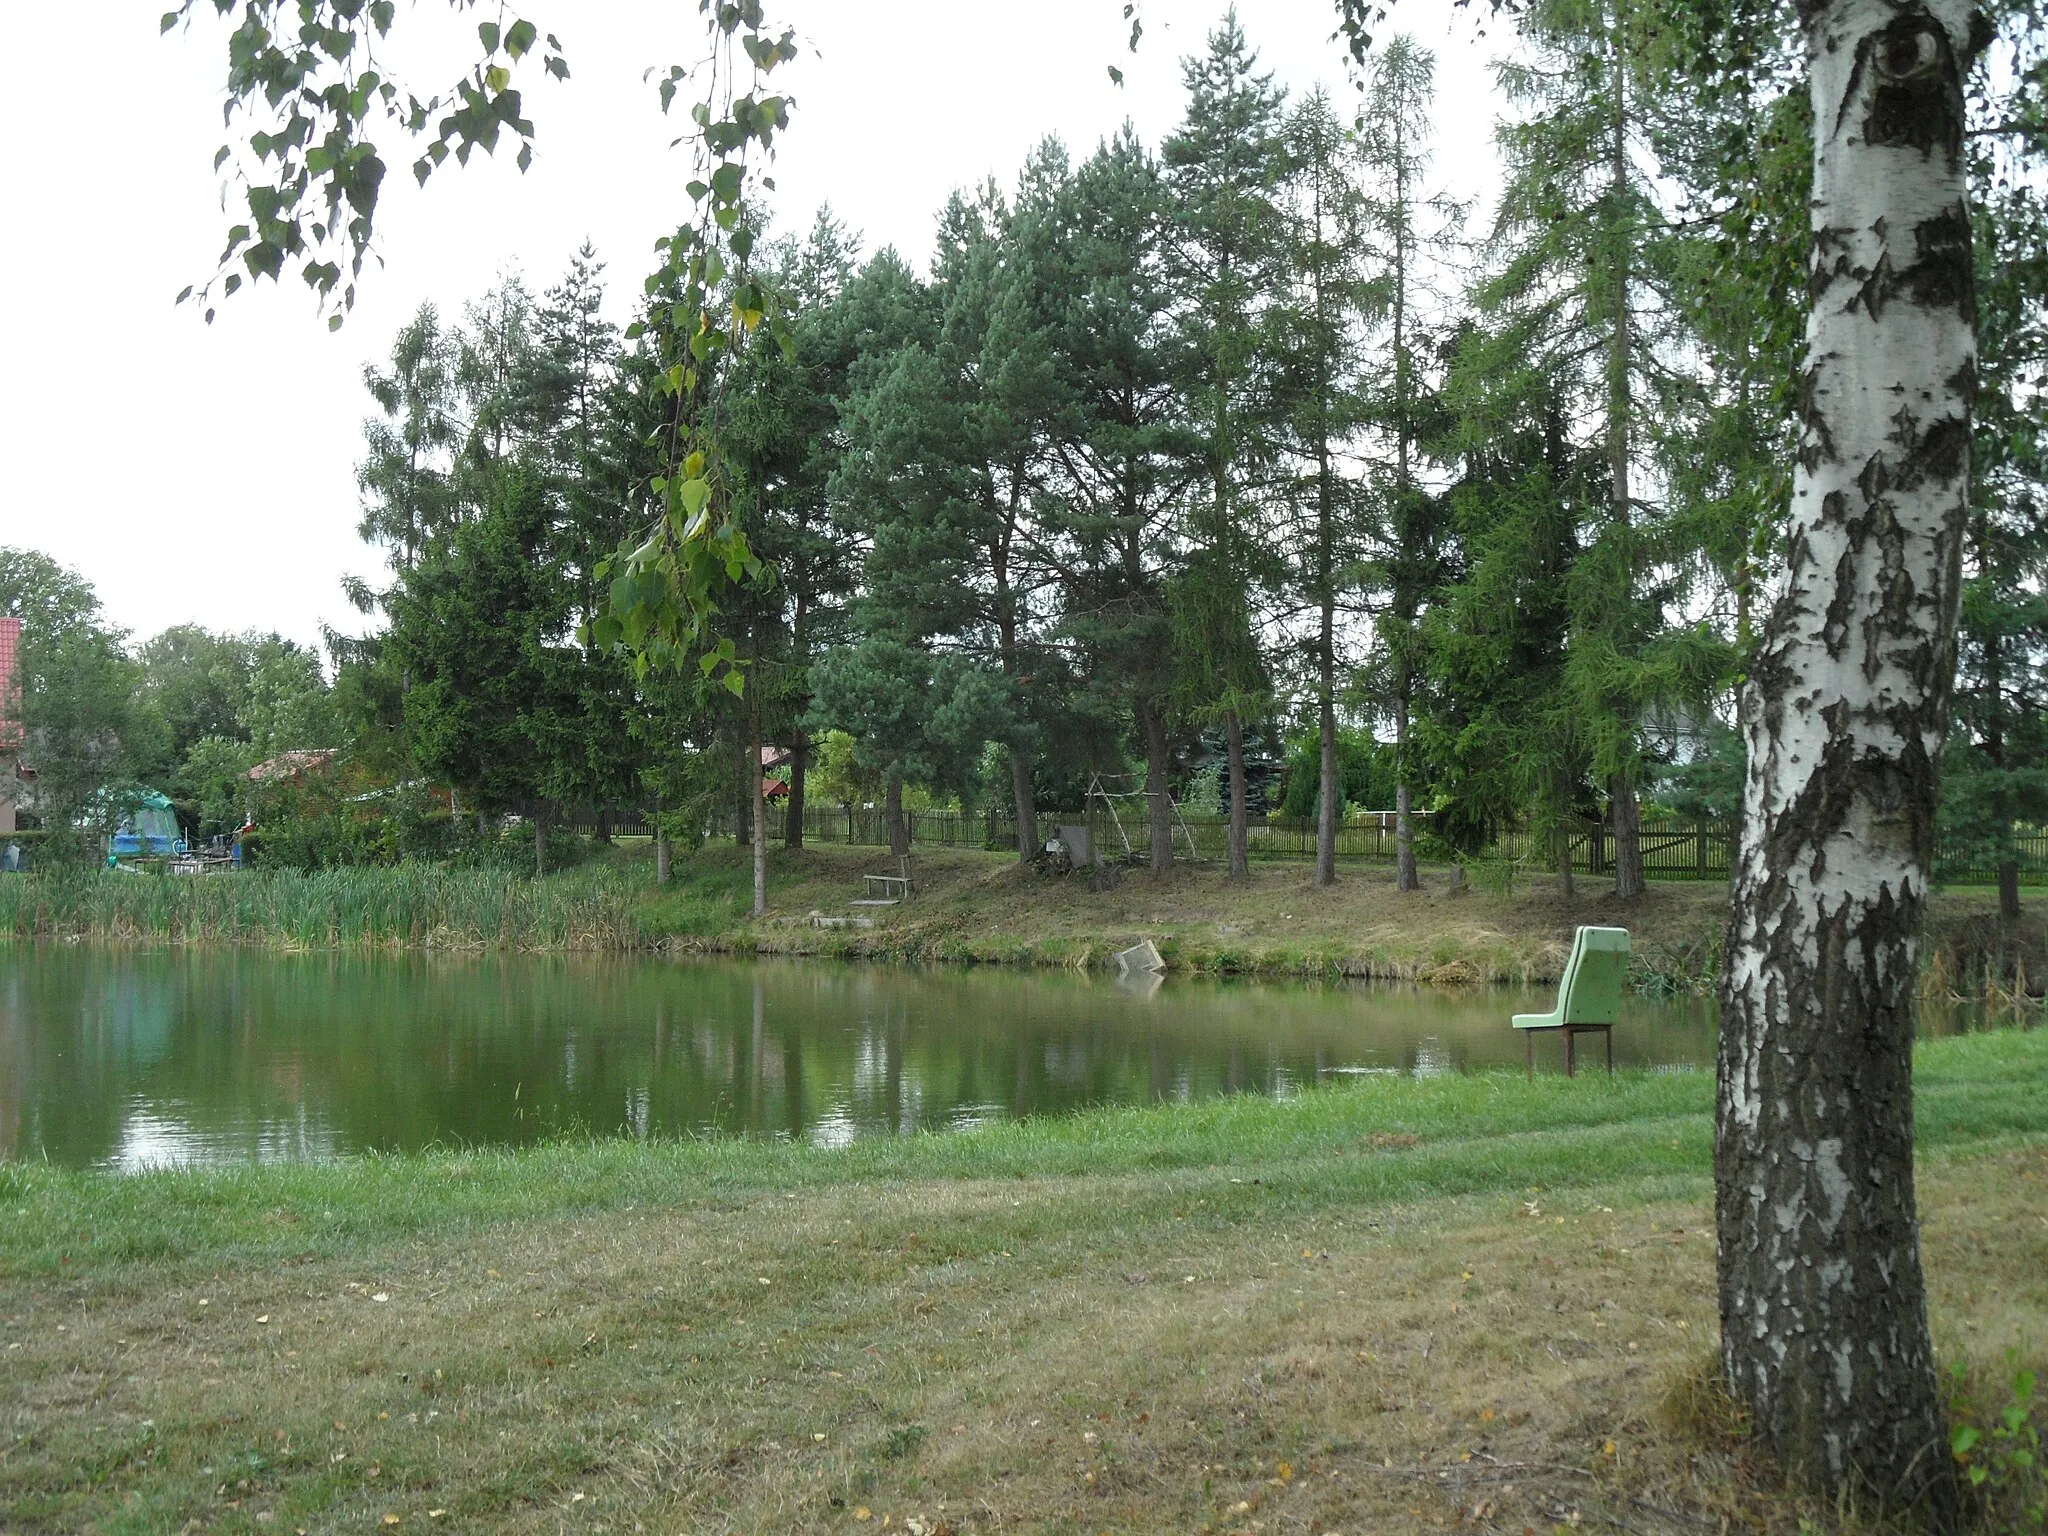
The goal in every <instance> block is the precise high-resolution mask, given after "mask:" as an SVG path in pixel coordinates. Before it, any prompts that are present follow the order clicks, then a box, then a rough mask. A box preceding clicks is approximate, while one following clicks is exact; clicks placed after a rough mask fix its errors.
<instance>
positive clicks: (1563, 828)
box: [1556, 822, 1578, 897]
mask: <svg viewBox="0 0 2048 1536" xmlns="http://www.w3.org/2000/svg"><path fill="white" fill-rule="evenodd" d="M1556 852H1557V894H1558V895H1560V896H1566V897H1570V896H1575V895H1577V894H1578V882H1577V881H1576V880H1574V879H1573V878H1572V829H1571V826H1570V824H1569V823H1565V822H1560V823H1559V824H1558V828H1557V849H1556Z"/></svg>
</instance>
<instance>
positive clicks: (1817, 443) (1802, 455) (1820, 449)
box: [1799, 359, 1835, 475]
mask: <svg viewBox="0 0 2048 1536" xmlns="http://www.w3.org/2000/svg"><path fill="white" fill-rule="evenodd" d="M1817 363H1818V359H1816V360H1815V361H1814V362H1810V363H1808V364H1807V366H1806V367H1804V368H1802V369H1800V371H1799V425H1800V427H1801V429H1802V430H1801V431H1800V434H1799V462H1800V463H1801V464H1802V465H1804V466H1805V469H1806V472H1807V473H1808V474H1809V475H1810V474H1813V473H1815V472H1816V471H1817V470H1819V468H1820V467H1821V465H1823V464H1828V463H1832V462H1833V461H1834V457H1835V435H1834V433H1833V432H1832V431H1830V430H1829V428H1828V417H1827V412H1826V411H1823V410H1822V409H1821V408H1820V406H1819V405H1818V404H1817V403H1816V402H1817V396H1818V382H1819V372H1820V370H1819V368H1818V366H1817Z"/></svg>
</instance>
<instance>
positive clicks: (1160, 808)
mask: <svg viewBox="0 0 2048 1536" xmlns="http://www.w3.org/2000/svg"><path fill="white" fill-rule="evenodd" d="M1138 725H1139V728H1140V729H1141V730H1143V731H1144V733H1145V810H1146V815H1147V823H1148V825H1149V826H1150V828H1151V834H1152V873H1153V875H1154V876H1155V877H1157V878H1159V879H1162V880H1163V879H1165V878H1166V876H1167V875H1168V874H1169V873H1170V872H1171V871H1172V869H1173V805H1172V802H1171V801H1169V800H1168V799H1167V798H1166V775H1167V772H1168V769H1169V767H1170V766H1171V765H1170V764H1169V763H1168V761H1167V755H1166V721H1165V720H1164V719H1163V718H1161V716H1160V713H1159V709H1158V707H1157V706H1156V705H1155V704H1153V703H1152V701H1151V700H1150V699H1147V700H1145V701H1144V702H1143V703H1141V704H1140V705H1139V706H1138Z"/></svg>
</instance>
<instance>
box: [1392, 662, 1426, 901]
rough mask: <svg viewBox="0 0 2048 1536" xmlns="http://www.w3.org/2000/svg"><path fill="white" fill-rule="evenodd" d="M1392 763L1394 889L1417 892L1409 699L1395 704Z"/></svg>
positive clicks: (1420, 881) (1417, 876) (1396, 701)
mask: <svg viewBox="0 0 2048 1536" xmlns="http://www.w3.org/2000/svg"><path fill="white" fill-rule="evenodd" d="M1394 763H1395V767H1396V771H1397V772H1398V773H1399V774H1400V778H1399V779H1398V780H1396V782H1395V784H1394V889H1395V890H1397V891H1419V890H1421V889H1422V877H1421V876H1420V875H1418V874H1417V873H1416V872H1415V823H1414V821H1413V819H1412V818H1413V816H1414V814H1415V791H1414V790H1413V789H1411V788H1410V787H1409V785H1408V699H1407V696H1406V695H1405V694H1404V695H1403V696H1401V697H1400V698H1397V699H1396V700H1395V701H1394Z"/></svg>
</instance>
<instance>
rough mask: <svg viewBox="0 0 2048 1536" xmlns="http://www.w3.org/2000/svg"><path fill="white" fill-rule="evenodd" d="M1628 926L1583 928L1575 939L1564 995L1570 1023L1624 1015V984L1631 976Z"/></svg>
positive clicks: (1610, 1020) (1610, 1019)
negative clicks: (1622, 997)
mask: <svg viewBox="0 0 2048 1536" xmlns="http://www.w3.org/2000/svg"><path fill="white" fill-rule="evenodd" d="M1628 956H1629V942H1628V930H1627V929H1626V928H1581V929H1580V930H1579V931H1578V933H1577V934H1576V935H1575V936H1574V937H1573V939H1572V958H1571V960H1570V962H1569V963H1568V964H1567V966H1566V969H1565V977H1564V984H1563V987H1562V992H1563V996H1562V998H1561V999H1560V1001H1561V1003H1562V1004H1563V1008H1564V1022H1565V1023H1567V1024H1613V1023H1616V1022H1618V1021H1619V1020H1620V1018H1621V988H1622V983H1623V981H1624V980H1626V979H1627V976H1628Z"/></svg>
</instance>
